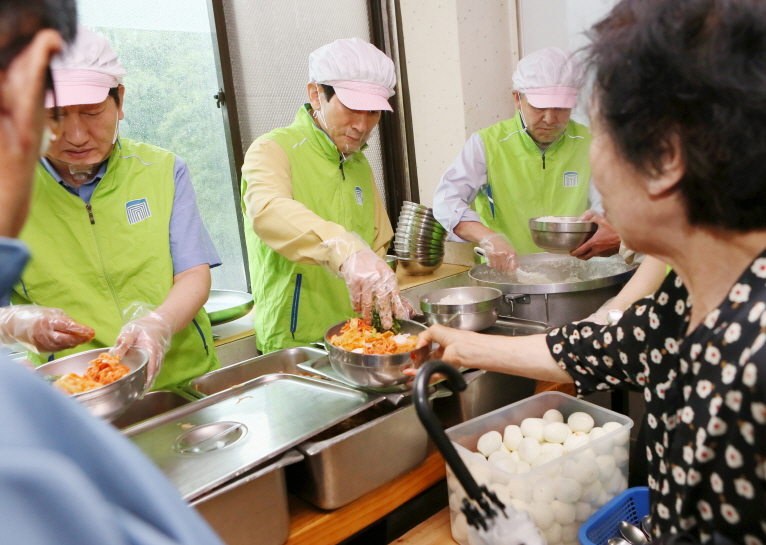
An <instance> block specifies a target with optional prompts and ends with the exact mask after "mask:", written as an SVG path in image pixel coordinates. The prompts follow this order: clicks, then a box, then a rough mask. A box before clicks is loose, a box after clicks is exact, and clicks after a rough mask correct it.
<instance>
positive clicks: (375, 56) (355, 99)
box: [309, 38, 396, 111]
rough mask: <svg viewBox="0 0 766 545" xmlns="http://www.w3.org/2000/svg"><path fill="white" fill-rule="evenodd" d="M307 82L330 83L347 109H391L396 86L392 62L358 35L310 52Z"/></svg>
mask: <svg viewBox="0 0 766 545" xmlns="http://www.w3.org/2000/svg"><path fill="white" fill-rule="evenodd" d="M309 81H312V82H314V83H319V84H322V85H330V86H332V87H333V88H334V89H335V94H336V95H338V100H340V102H341V104H343V105H344V106H345V107H346V108H350V109H352V110H365V111H377V110H388V111H393V110H392V108H391V105H390V104H389V103H388V99H389V97H392V96H393V95H394V88H395V87H396V70H395V68H394V62H393V61H392V60H391V59H389V58H388V57H387V56H386V54H385V53H383V52H382V51H381V50H380V49H378V48H377V47H375V46H374V45H372V44H370V43H367V42H365V41H364V40H362V39H360V38H350V39H341V40H335V41H334V42H332V43H330V44H327V45H324V46H322V47H320V48H319V49H317V50H316V51H313V52H312V53H311V55H309Z"/></svg>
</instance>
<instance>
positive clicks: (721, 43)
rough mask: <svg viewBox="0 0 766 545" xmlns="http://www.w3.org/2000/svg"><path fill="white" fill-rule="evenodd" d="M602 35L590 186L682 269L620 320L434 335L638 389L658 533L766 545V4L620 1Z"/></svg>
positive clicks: (489, 358) (513, 361)
mask: <svg viewBox="0 0 766 545" xmlns="http://www.w3.org/2000/svg"><path fill="white" fill-rule="evenodd" d="M593 39H594V42H593V44H592V46H591V48H590V52H589V55H590V59H589V60H590V63H591V65H592V67H593V69H594V72H595V83H594V93H593V99H592V103H591V105H590V116H591V121H592V123H591V129H592V131H593V143H592V145H591V164H592V168H593V179H594V183H595V184H596V186H597V188H598V190H599V192H600V193H601V195H602V197H603V204H604V209H605V210H606V216H607V218H609V219H610V221H611V222H612V223H613V225H614V227H615V229H616V230H617V233H619V235H620V236H621V237H622V239H623V240H624V241H625V243H626V244H627V245H628V246H629V247H630V248H633V249H635V250H636V251H641V252H645V253H646V254H648V255H651V256H655V257H656V258H658V259H659V260H661V261H664V262H665V263H667V264H669V265H670V266H671V267H672V271H671V272H670V273H669V274H668V276H667V278H666V279H665V281H664V282H663V283H662V285H661V286H660V288H659V290H657V292H656V293H655V294H654V295H653V296H650V297H647V298H644V299H641V300H639V301H637V302H635V303H634V304H633V305H631V307H630V308H629V309H628V310H627V311H626V312H625V313H624V314H623V315H622V317H621V318H620V319H619V320H618V321H617V322H616V323H614V324H612V325H599V324H596V323H594V322H587V321H583V322H580V323H577V324H570V325H565V326H563V327H560V328H556V329H554V330H553V331H551V332H550V334H548V335H536V336H530V337H521V338H514V339H509V338H504V337H491V336H485V335H479V334H476V333H468V332H462V331H457V330H454V329H448V328H444V327H439V326H434V327H432V328H430V329H429V330H428V331H427V332H424V333H423V334H422V339H421V342H423V343H425V342H426V341H435V342H437V343H439V345H440V347H441V348H440V349H439V351H438V352H437V354H436V355H437V356H441V357H443V358H444V359H445V360H447V361H449V362H450V363H453V364H455V365H461V364H462V365H469V366H471V367H478V368H483V369H491V370H495V371H503V372H508V373H513V374H517V375H522V376H527V377H532V378H543V379H547V380H556V381H570V382H573V383H574V384H575V386H576V387H577V391H578V394H579V395H585V394H587V393H589V392H593V391H596V390H612V389H617V388H620V389H627V390H635V391H641V392H643V394H644V397H645V399H646V423H647V449H646V452H645V453H644V452H640V453H635V455H634V456H645V457H646V458H647V460H648V464H649V468H648V473H649V476H648V483H647V484H648V486H649V488H650V502H651V514H652V526H653V528H654V530H653V531H654V532H655V534H656V535H657V536H659V535H663V536H667V535H669V534H675V533H678V532H682V531H685V532H689V533H690V534H691V535H692V536H693V537H695V538H698V539H700V541H701V542H703V543H704V542H707V541H709V540H711V539H714V538H715V537H716V535H718V536H722V537H723V538H725V539H729V540H731V541H734V542H737V543H747V544H750V545H754V544H763V543H766V511H764V505H766V350H764V344H766V334H765V333H764V327H766V85H764V82H766V3H764V2H762V1H760V0H623V1H622V2H620V3H619V4H617V6H615V8H614V9H613V10H612V12H611V13H610V14H609V15H608V16H607V17H606V19H604V20H603V21H601V22H600V23H598V24H597V25H596V26H595V27H594V30H593ZM626 66H629V67H630V69H629V70H626V69H625V67H626Z"/></svg>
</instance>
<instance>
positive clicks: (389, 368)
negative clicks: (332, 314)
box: [325, 318, 431, 388]
mask: <svg viewBox="0 0 766 545" xmlns="http://www.w3.org/2000/svg"><path fill="white" fill-rule="evenodd" d="M398 325H399V328H398V329H397V331H396V332H394V331H383V332H381V331H378V330H377V329H376V328H374V327H373V326H371V325H367V324H366V323H364V321H363V320H361V319H359V318H352V319H351V320H344V321H342V322H339V323H337V324H335V325H334V326H332V327H330V328H329V329H328V330H327V333H325V347H326V348H327V355H328V357H329V359H330V365H332V368H333V370H334V371H335V372H336V373H338V374H339V375H340V376H341V377H343V378H345V379H346V380H348V381H349V382H351V383H353V384H356V385H357V386H363V387H366V388H387V387H390V386H396V385H397V384H404V383H405V382H407V381H408V380H411V379H412V377H410V376H408V375H405V374H403V373H402V371H404V370H405V369H408V368H410V367H417V366H418V365H420V364H421V363H423V362H425V361H426V359H428V355H429V353H430V351H431V347H430V346H429V345H426V346H423V347H421V348H415V347H416V345H417V342H418V337H417V335H418V333H420V332H421V331H424V330H425V329H426V326H424V325H422V324H419V323H417V322H412V321H409V320H401V321H400V322H398Z"/></svg>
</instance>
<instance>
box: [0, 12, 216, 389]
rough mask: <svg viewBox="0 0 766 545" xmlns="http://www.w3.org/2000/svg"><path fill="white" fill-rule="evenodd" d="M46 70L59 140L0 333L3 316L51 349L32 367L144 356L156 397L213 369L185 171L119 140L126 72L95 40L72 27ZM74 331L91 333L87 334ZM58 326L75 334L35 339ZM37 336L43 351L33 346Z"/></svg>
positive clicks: (37, 194) (45, 166)
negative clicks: (75, 357) (105, 354)
mask: <svg viewBox="0 0 766 545" xmlns="http://www.w3.org/2000/svg"><path fill="white" fill-rule="evenodd" d="M51 67H52V73H53V81H54V84H55V91H56V99H57V106H58V108H57V111H58V112H59V115H58V116H56V115H53V114H54V112H53V110H52V107H53V106H54V104H53V101H52V95H49V102H48V103H47V104H46V106H47V107H48V108H49V113H50V115H51V117H50V120H49V122H50V124H51V125H52V128H53V129H54V130H53V134H55V138H51V142H50V145H49V147H48V150H47V152H46V154H45V157H44V158H43V159H42V160H41V161H40V163H39V164H38V165H37V167H36V171H35V183H34V188H33V193H32V201H31V206H30V212H29V217H28V219H27V223H26V224H25V226H24V229H23V230H22V232H21V235H20V237H19V238H20V239H21V240H23V241H24V242H26V243H27V244H28V245H29V247H30V249H31V251H32V259H31V260H30V262H29V265H28V266H27V268H26V269H25V270H24V273H23V275H22V277H21V281H20V282H19V283H18V284H17V285H16V286H15V287H14V290H13V292H12V293H11V303H12V304H13V305H14V306H11V307H10V308H8V309H0V330H1V329H2V316H3V314H4V313H5V315H6V316H7V317H9V318H8V319H7V320H6V321H10V322H11V325H13V326H15V330H14V328H13V327H6V328H5V331H6V333H7V331H8V330H13V331H15V332H16V333H17V335H16V336H15V338H16V339H17V340H22V341H24V340H26V341H27V342H28V344H31V345H33V347H37V348H39V349H40V350H42V351H45V350H51V349H52V348H51V345H53V349H56V348H58V350H57V351H56V352H55V353H53V354H51V355H50V356H49V357H47V358H44V357H43V356H41V355H39V354H30V358H31V359H32V360H33V361H34V362H35V363H37V364H39V363H42V362H44V361H45V360H46V359H52V358H58V357H61V356H65V355H68V354H71V353H76V352H79V351H83V350H88V349H92V348H103V347H112V346H113V347H114V349H113V350H112V353H113V354H116V355H118V356H119V355H122V354H124V353H125V352H126V351H127V350H128V348H130V347H131V346H137V347H141V348H144V349H146V350H147V351H148V352H149V353H150V361H149V366H148V370H149V373H148V383H149V384H152V383H154V387H155V388H156V389H161V388H167V387H170V386H173V385H176V384H179V383H182V382H185V381H187V380H190V379H192V378H194V377H195V376H198V375H200V374H203V373H206V372H208V371H210V370H212V369H215V368H217V367H218V366H219V363H218V358H217V356H216V354H215V348H214V344H213V336H212V331H211V328H210V321H209V319H208V317H207V313H206V312H205V311H204V309H203V308H202V305H203V304H204V303H205V301H206V300H207V297H208V294H209V291H210V267H211V266H215V265H218V264H220V260H219V258H218V255H217V254H216V252H215V248H214V247H213V244H212V241H211V240H210V237H209V235H208V233H207V231H206V229H205V227H204V225H203V224H202V221H201V218H200V216H199V210H198V209H197V205H196V197H195V195H194V189H193V187H192V185H191V180H190V177H189V170H188V167H187V166H186V164H185V163H184V162H183V161H182V160H181V159H180V158H178V157H176V156H175V155H174V154H173V153H171V152H168V151H165V150H163V149H160V148H157V147H154V146H151V145H149V144H144V143H140V142H134V141H131V140H128V139H121V138H119V120H120V119H123V117H124V114H123V110H122V106H123V99H124V93H125V87H124V86H123V85H122V78H123V76H125V70H124V69H123V67H122V64H121V63H120V61H119V59H118V57H117V54H116V53H115V52H114V51H113V50H112V48H111V46H110V45H109V43H108V42H107V40H106V39H105V38H104V37H103V36H100V35H98V34H95V33H94V32H92V31H91V30H89V29H88V28H86V27H84V26H82V25H79V27H78V31H77V38H76V40H75V42H74V43H73V44H72V45H71V46H69V47H68V48H66V49H65V50H64V52H63V53H62V55H60V56H59V57H57V58H56V59H55V60H54V61H53V63H52V64H51ZM16 305H23V306H16ZM52 309H60V310H52ZM61 311H63V312H65V313H66V315H68V317H71V319H70V318H66V317H62V313H61ZM51 313H53V314H54V315H55V318H54V319H51V317H50V315H51ZM67 320H68V321H67ZM79 324H86V325H87V326H90V327H92V328H93V330H95V333H94V334H93V332H91V334H90V335H84V333H85V332H84V331H83V328H82V326H80V325H79ZM57 328H58V333H61V330H64V331H65V332H66V330H74V331H75V333H77V334H79V337H80V338H77V337H78V335H70V336H69V337H70V338H57V337H55V336H52V335H48V336H47V337H46V336H45V335H42V336H40V335H39V333H40V331H41V330H43V331H45V330H47V331H49V332H50V331H56V330H57ZM30 332H36V333H37V334H38V335H37V336H35V335H34V334H31V333H30ZM0 333H2V331H0ZM93 335H95V336H93ZM0 337H1V335H0ZM5 337H6V338H4V340H5V341H6V342H7V340H8V339H7V335H5ZM60 337H66V336H65V335H64V336H61V335H60ZM71 337H74V339H72V338H71ZM41 339H43V340H47V341H49V342H48V344H47V345H45V344H44V343H40V344H42V345H43V346H35V345H37V344H38V343H37V342H36V340H37V341H39V340H41ZM30 340H31V341H32V342H31V343H30V342H29V341H30ZM65 341H67V342H65ZM83 341H85V342H83ZM78 342H80V343H82V344H79V346H77V347H75V348H67V346H71V345H73V344H77V343H78ZM56 344H58V346H56Z"/></svg>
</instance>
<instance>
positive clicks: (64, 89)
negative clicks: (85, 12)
mask: <svg viewBox="0 0 766 545" xmlns="http://www.w3.org/2000/svg"><path fill="white" fill-rule="evenodd" d="M51 72H52V73H53V84H54V88H55V89H56V104H57V105H58V106H71V105H73V104H97V103H99V102H103V101H104V100H106V96H107V95H108V94H109V89H111V88H112V87H117V86H118V85H119V84H120V83H122V78H123V77H125V74H126V72H125V69H124V68H123V67H122V63H121V62H120V59H119V58H117V53H115V52H114V50H113V49H112V47H111V46H110V45H109V41H108V40H107V39H106V38H104V37H103V36H101V35H99V34H96V33H95V32H93V31H92V30H90V29H89V28H88V27H86V26H83V25H80V24H78V25H77V38H76V39H75V41H74V42H73V43H72V44H70V45H69V46H67V47H65V48H64V51H62V53H61V54H60V55H58V56H56V57H55V58H54V59H53V61H51ZM45 106H46V107H47V108H52V107H53V97H52V96H51V95H50V93H48V98H47V100H46V104H45Z"/></svg>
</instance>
